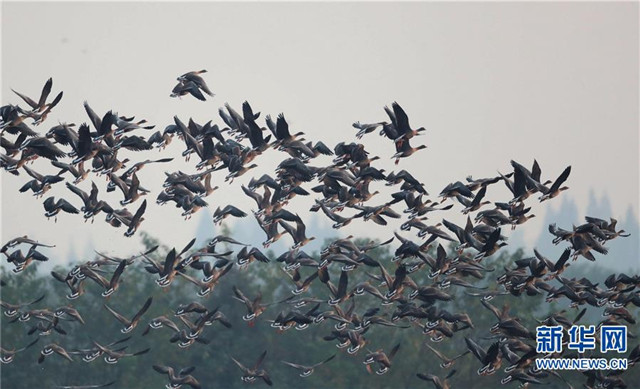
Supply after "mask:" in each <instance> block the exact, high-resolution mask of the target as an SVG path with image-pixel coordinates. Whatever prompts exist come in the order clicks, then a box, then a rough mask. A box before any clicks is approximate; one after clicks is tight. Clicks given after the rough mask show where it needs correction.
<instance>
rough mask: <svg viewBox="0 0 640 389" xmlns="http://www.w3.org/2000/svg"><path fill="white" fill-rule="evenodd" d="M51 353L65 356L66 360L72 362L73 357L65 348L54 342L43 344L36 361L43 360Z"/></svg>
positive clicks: (40, 361)
mask: <svg viewBox="0 0 640 389" xmlns="http://www.w3.org/2000/svg"><path fill="white" fill-rule="evenodd" d="M53 353H56V354H58V355H60V356H61V357H63V358H65V359H66V360H68V361H70V362H73V358H71V356H70V355H69V354H68V353H67V350H65V349H64V348H63V347H62V346H60V345H58V344H56V343H50V344H48V345H46V346H44V348H43V349H42V351H40V357H38V363H42V362H44V359H45V358H46V357H47V356H49V355H51V354H53Z"/></svg>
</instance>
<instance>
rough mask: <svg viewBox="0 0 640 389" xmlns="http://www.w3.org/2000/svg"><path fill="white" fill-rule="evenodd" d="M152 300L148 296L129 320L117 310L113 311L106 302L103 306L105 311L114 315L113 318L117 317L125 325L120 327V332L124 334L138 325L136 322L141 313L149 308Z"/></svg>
mask: <svg viewBox="0 0 640 389" xmlns="http://www.w3.org/2000/svg"><path fill="white" fill-rule="evenodd" d="M152 301H153V297H149V298H148V299H147V301H146V302H145V303H144V305H143V306H142V308H140V310H139V311H138V312H137V313H136V314H135V315H134V316H133V317H132V318H131V320H129V319H127V318H126V317H124V316H122V315H121V314H119V313H118V312H116V311H114V310H113V309H111V308H110V307H109V306H108V305H107V304H104V307H105V308H106V309H107V311H109V312H111V314H112V315H113V316H115V318H116V319H118V321H119V322H120V323H122V324H124V325H125V327H124V328H122V329H121V330H120V332H122V333H123V334H126V333H129V332H131V331H132V330H133V329H134V328H136V326H137V325H138V322H139V321H140V318H142V315H144V313H145V312H146V311H147V309H149V307H150V306H151V302H152Z"/></svg>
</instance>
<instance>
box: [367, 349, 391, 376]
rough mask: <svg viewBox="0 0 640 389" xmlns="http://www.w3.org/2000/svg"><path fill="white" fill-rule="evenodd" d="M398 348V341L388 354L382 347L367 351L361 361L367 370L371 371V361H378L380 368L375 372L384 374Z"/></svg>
mask: <svg viewBox="0 0 640 389" xmlns="http://www.w3.org/2000/svg"><path fill="white" fill-rule="evenodd" d="M399 349H400V343H398V344H396V345H395V346H394V347H393V349H392V350H391V352H390V353H389V355H387V354H386V353H385V352H384V351H383V350H382V349H380V350H377V351H374V352H369V353H368V354H367V355H366V356H365V360H364V362H363V363H364V364H365V365H366V366H367V371H369V372H371V366H370V365H371V364H372V363H378V365H379V366H380V368H379V369H378V370H376V374H378V375H382V374H385V373H386V372H388V371H389V368H390V367H391V360H392V359H393V357H394V356H395V355H396V353H397V352H398V350H399Z"/></svg>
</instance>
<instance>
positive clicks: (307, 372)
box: [281, 354, 336, 378]
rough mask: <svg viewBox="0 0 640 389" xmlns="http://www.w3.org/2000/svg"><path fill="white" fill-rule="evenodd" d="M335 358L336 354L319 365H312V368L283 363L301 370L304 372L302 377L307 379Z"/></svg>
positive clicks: (301, 374)
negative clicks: (318, 368)
mask: <svg viewBox="0 0 640 389" xmlns="http://www.w3.org/2000/svg"><path fill="white" fill-rule="evenodd" d="M335 357H336V354H333V355H332V356H330V357H329V358H327V359H325V360H324V361H322V362H318V363H316V364H314V365H310V366H306V365H299V364H296V363H291V362H287V361H281V362H282V363H284V364H285V365H288V366H291V367H293V368H294V369H298V370H301V371H302V372H301V373H300V377H302V378H306V377H309V376H310V375H311V374H313V372H314V370H315V369H316V368H317V367H319V366H322V365H324V364H325V363H327V362H329V361H330V360H332V359H333V358H335Z"/></svg>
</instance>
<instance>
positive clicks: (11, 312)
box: [0, 294, 46, 317]
mask: <svg viewBox="0 0 640 389" xmlns="http://www.w3.org/2000/svg"><path fill="white" fill-rule="evenodd" d="M45 296H46V295H44V294H43V295H42V296H40V297H38V298H37V299H35V300H33V301H30V302H28V303H19V304H10V303H7V302H4V301H2V300H0V306H1V307H2V308H3V309H4V314H5V316H7V317H14V316H16V315H17V314H18V311H19V310H20V309H21V308H24V307H28V306H29V305H33V304H36V303H38V302H40V301H42V299H44V298H45Z"/></svg>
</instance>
